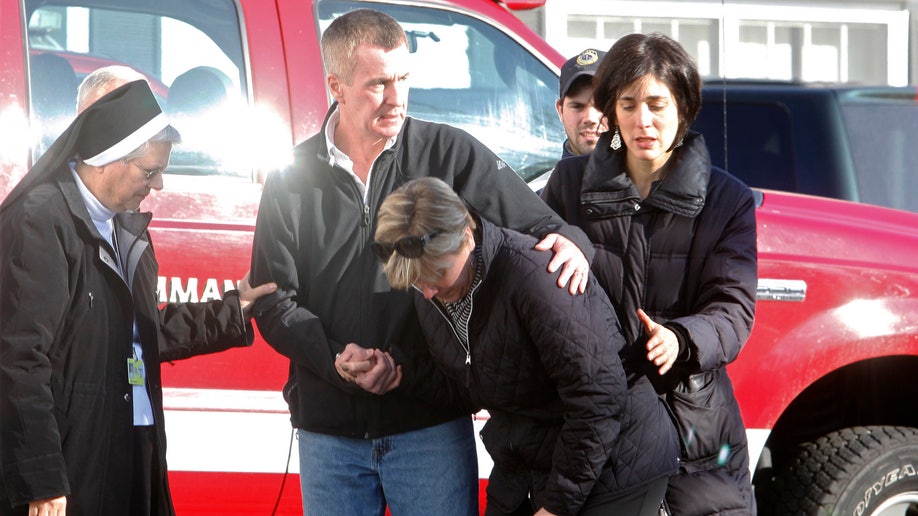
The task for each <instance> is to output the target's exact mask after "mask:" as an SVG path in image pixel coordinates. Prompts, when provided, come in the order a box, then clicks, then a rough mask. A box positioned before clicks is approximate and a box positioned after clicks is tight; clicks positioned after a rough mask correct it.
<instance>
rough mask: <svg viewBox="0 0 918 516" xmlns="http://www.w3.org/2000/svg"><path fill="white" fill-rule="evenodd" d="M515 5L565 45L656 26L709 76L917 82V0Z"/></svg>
mask: <svg viewBox="0 0 918 516" xmlns="http://www.w3.org/2000/svg"><path fill="white" fill-rule="evenodd" d="M520 14H522V16H521V17H523V18H524V21H525V22H526V23H527V24H529V25H530V27H532V28H533V29H534V30H535V31H536V32H538V33H539V34H541V35H542V36H543V37H544V38H545V39H546V40H547V41H548V42H549V43H550V44H551V45H553V46H554V47H555V48H557V49H558V50H559V51H560V52H561V53H562V54H565V55H574V54H576V53H577V52H578V51H579V50H580V49H582V48H585V47H589V46H595V47H596V48H608V47H609V46H611V45H612V43H614V42H615V40H616V39H618V38H619V37H621V36H623V35H625V34H629V33H631V32H643V33H648V32H662V33H664V34H667V35H669V36H671V37H673V38H674V39H676V40H678V41H679V42H680V43H682V45H683V46H684V47H685V48H686V49H687V50H688V51H689V52H690V53H691V54H692V55H693V56H694V57H695V59H696V60H697V62H698V65H699V69H700V70H701V72H702V73H703V74H704V76H705V77H709V78H713V77H724V76H726V77H728V78H754V79H784V80H788V79H792V80H800V81H806V82H851V83H861V84H889V85H904V84H909V83H918V71H916V70H918V66H915V65H914V64H913V63H916V59H918V45H916V42H915V41H914V39H916V38H912V37H911V34H918V24H916V21H915V19H916V17H915V16H912V15H913V14H918V0H908V1H887V2H884V1H877V0H861V1H853V0H831V1H829V0H810V1H795V0H785V1H784V2H782V3H780V4H778V3H775V2H768V1H761V0H760V1H758V2H756V1H742V2H741V1H738V0H711V1H702V0H696V1H662V0H659V1H658V0H641V1H617V0H546V3H545V6H544V7H542V8H539V9H537V10H534V11H529V12H524V13H520Z"/></svg>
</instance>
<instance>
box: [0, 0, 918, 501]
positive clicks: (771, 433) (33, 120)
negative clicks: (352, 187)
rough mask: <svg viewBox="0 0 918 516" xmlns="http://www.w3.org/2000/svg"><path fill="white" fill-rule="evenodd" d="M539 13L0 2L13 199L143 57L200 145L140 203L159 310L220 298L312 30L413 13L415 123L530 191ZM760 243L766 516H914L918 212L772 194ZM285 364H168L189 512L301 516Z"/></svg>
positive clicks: (304, 93) (547, 98)
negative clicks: (89, 85)
mask: <svg viewBox="0 0 918 516" xmlns="http://www.w3.org/2000/svg"><path fill="white" fill-rule="evenodd" d="M538 3H540V2H538V1H534V2H533V1H530V2H497V1H493V0H431V1H427V2H418V1H414V0H377V1H370V0H366V1H365V0H274V1H265V0H158V1H157V2H116V1H114V0H0V12H2V14H3V15H2V16H0V69H2V70H3V74H0V198H2V197H3V196H5V195H6V193H7V192H8V191H9V190H10V189H11V188H12V186H13V185H14V184H15V183H16V182H17V181H18V180H19V179H20V178H21V177H22V176H23V175H24V174H25V172H26V170H27V169H28V167H29V165H30V164H31V162H32V161H33V160H34V159H35V157H36V156H38V155H40V153H41V152H42V151H43V150H44V149H45V148H46V146H47V145H48V143H49V142H50V141H53V139H54V137H55V136H56V134H57V132H59V131H60V130H61V128H62V127H63V126H65V125H66V124H67V123H68V122H69V120H70V119H71V118H72V116H73V110H74V105H75V87H76V85H77V83H78V81H79V79H80V78H81V77H82V76H84V75H85V74H86V73H88V72H89V71H90V70H92V69H93V68H95V67H96V66H99V65H100V64H112V63H123V64H128V65H131V66H133V67H135V68H137V69H138V70H140V71H142V72H143V73H145V74H146V75H147V76H148V77H149V79H150V81H151V84H152V85H153V87H154V91H155V92H156V93H157V94H158V95H159V96H160V100H161V102H162V104H163V107H164V109H165V110H166V111H167V113H168V114H169V115H170V117H171V118H172V120H173V123H174V124H175V125H176V126H177V127H178V128H179V129H180V131H181V132H182V134H183V137H184V140H185V143H184V144H183V145H181V146H180V147H177V148H176V149H175V151H174V153H173V160H172V164H171V166H170V168H169V169H168V170H167V173H166V175H165V189H164V190H163V191H162V192H158V193H156V194H155V195H152V196H151V197H149V198H148V199H147V200H146V201H145V204H144V205H143V209H145V210H150V211H153V212H154V214H155V217H154V221H153V225H152V232H153V239H154V241H155V245H156V247H157V257H158V259H159V261H160V273H161V274H162V276H161V277H160V278H159V296H160V300H161V301H163V302H165V301H197V300H208V299H213V298H217V297H219V296H221V295H222V292H223V291H224V290H225V289H226V288H227V287H229V286H231V284H232V281H233V280H235V279H238V278H239V277H241V275H242V274H243V273H244V272H245V271H246V270H247V269H248V262H249V256H250V251H251V240H252V231H253V229H254V217H255V211H256V209H257V206H258V201H259V197H260V193H261V182H260V181H261V179H262V178H263V174H264V173H265V171H267V170H269V169H271V168H274V167H277V166H280V165H283V164H284V163H285V162H286V161H287V160H288V159H289V150H290V148H291V147H292V145H293V144H294V143H296V142H299V141H302V140H303V139H305V138H306V137H308V136H310V135H312V134H313V133H314V132H316V131H317V130H318V128H319V125H320V123H321V121H322V117H323V115H324V113H325V111H326V109H327V107H328V103H329V97H328V94H327V93H326V90H325V84H324V80H323V71H322V66H321V61H320V57H319V45H318V41H319V35H320V34H321V31H322V30H323V29H324V28H325V27H326V26H327V25H328V23H329V22H330V20H331V19H333V18H334V16H336V15H337V14H340V13H342V12H344V11H346V10H349V9H353V8H355V7H371V8H376V9H380V10H384V11H387V12H389V13H390V14H392V15H393V16H394V17H396V18H397V19H398V20H399V21H400V22H402V24H403V26H404V27H405V29H406V31H407V33H408V36H409V40H410V43H411V46H412V50H413V55H414V56H416V59H417V61H418V63H417V65H416V66H415V70H414V72H413V73H412V79H411V80H412V89H411V94H410V102H409V108H410V113H411V114H412V115H413V116H416V117H422V118H426V119H431V120H437V121H444V122H448V123H451V124H453V125H457V126H460V127H463V128H465V129H467V130H469V131H470V132H472V133H473V134H475V135H476V136H478V137H479V138H480V139H481V140H482V141H484V142H485V143H487V144H488V145H490V146H491V147H492V148H494V149H495V150H496V151H497V152H498V153H499V154H501V155H502V156H503V157H504V158H505V159H506V161H507V162H509V163H510V164H511V165H512V166H513V167H514V168H515V170H517V172H519V173H520V175H521V176H522V177H523V178H524V179H526V180H530V179H533V178H535V177H537V176H539V175H541V174H543V173H544V172H545V171H546V170H548V169H550V168H551V166H552V165H553V164H554V162H555V160H556V159H557V157H559V156H560V153H561V141H562V139H563V130H562V128H561V125H560V123H559V121H558V119H557V115H556V113H555V111H554V107H553V106H554V101H555V97H556V95H557V73H558V70H559V67H560V64H561V63H562V62H563V57H562V56H561V55H559V54H558V53H557V52H556V51H554V50H553V49H552V48H550V47H549V46H548V45H547V44H546V43H545V42H544V41H543V40H541V39H540V38H539V37H538V36H537V35H536V34H534V33H533V32H532V31H530V30H529V29H528V28H527V27H526V26H525V25H524V24H522V23H521V22H520V21H519V20H518V19H517V18H515V17H514V16H513V15H512V13H511V12H510V11H509V10H508V7H510V8H513V7H524V5H523V4H538ZM758 231H759V233H758V234H759V243H758V245H759V260H760V261H759V267H760V280H759V303H758V309H757V318H756V323H755V328H754V331H753V334H752V337H751V339H750V341H749V343H748V344H747V346H746V348H745V349H744V351H743V353H742V355H741V356H740V358H739V360H737V362H736V363H735V364H733V365H732V366H731V367H730V373H731V375H732V377H733V379H734V383H735V386H736V393H737V396H738V398H739V400H740V405H741V408H742V411H743V415H744V418H745V421H746V424H747V428H748V435H749V438H750V444H751V447H750V453H751V464H752V465H753V467H754V473H755V484H756V492H757V496H758V499H759V507H760V511H761V512H762V513H763V514H770V513H775V514H790V513H793V514H818V513H832V514H836V513H838V514H841V513H845V514H854V515H861V514H880V512H879V511H885V510H887V509H889V507H891V506H895V509H894V510H896V509H898V511H899V512H897V514H904V511H905V509H907V508H911V510H915V509H916V507H918V502H916V500H918V474H916V467H918V382H915V381H914V374H915V372H916V371H918V263H916V260H915V256H918V215H914V214H911V213H907V212H899V211H893V210H888V209H883V208H877V207H873V206H868V205H864V204H855V203H850V202H842V201H835V200H828V199H822V198H815V197H805V196H799V195H792V194H786V193H780V192H777V191H763V192H761V195H760V205H759V208H758ZM286 374H287V360H286V359H285V358H283V357H281V356H280V355H278V354H277V353H275V352H274V351H273V350H272V349H271V348H270V347H269V346H268V345H266V344H265V343H264V342H263V341H261V340H260V339H259V340H258V341H257V342H256V344H255V345H254V346H253V347H252V348H249V349H237V350H231V351H229V352H225V353H220V354H216V355H210V356H205V357H198V358H195V359H191V360H187V361H183V362H177V363H175V364H171V365H170V364H166V365H164V370H163V383H164V385H165V386H166V387H167V388H166V389H165V391H166V392H165V395H166V401H165V403H166V418H167V421H166V427H167V431H168V436H169V453H168V459H169V466H170V470H171V473H170V477H171V481H172V487H173V494H174V498H175V503H176V508H177V510H178V512H179V514H181V515H188V514H201V515H203V514H270V513H276V514H301V512H302V511H301V508H300V503H299V492H298V485H297V484H298V482H297V479H296V472H297V471H298V466H297V464H296V459H297V457H296V454H295V453H294V454H292V456H291V454H290V453H289V452H290V450H291V448H292V445H293V443H292V432H291V428H290V423H289V414H288V412H287V407H286V404H285V402H284V401H283V399H282V397H281V394H280V389H281V387H282V385H283V383H284V380H285V379H286ZM479 417H480V418H482V419H483V418H486V417H487V415H486V414H481V415H480V416H479ZM0 424H2V422H0ZM479 456H480V458H481V476H482V477H483V480H482V482H484V478H486V477H487V474H488V471H489V469H490V461H489V459H488V457H487V454H486V453H484V452H483V451H481V452H480V453H479ZM0 466H2V465H0ZM288 471H289V472H290V473H289V475H288V473H287V472H288ZM820 511H821V512H820Z"/></svg>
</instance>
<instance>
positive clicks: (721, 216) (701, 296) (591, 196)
mask: <svg viewBox="0 0 918 516" xmlns="http://www.w3.org/2000/svg"><path fill="white" fill-rule="evenodd" d="M609 138H610V134H609V133H605V134H604V135H602V137H601V138H600V141H599V143H598V144H597V146H596V150H594V152H593V153H592V154H591V155H589V156H580V157H575V158H570V159H566V160H562V161H561V162H559V163H558V165H557V168H556V169H555V172H554V174H553V175H552V177H551V178H550V179H549V181H548V184H547V185H546V187H545V189H544V190H543V192H542V197H543V199H545V201H546V202H547V203H548V205H549V206H551V207H552V208H554V209H555V210H557V211H558V213H560V214H561V215H562V216H563V217H564V218H565V220H567V221H568V222H570V223H572V224H576V225H578V226H580V227H581V228H583V230H584V231H585V232H586V233H587V235H588V236H589V237H590V239H591V240H592V241H593V242H595V245H596V250H597V252H596V258H595V260H594V261H593V265H592V267H593V272H594V273H595V274H596V276H597V278H598V279H599V282H600V283H601V284H602V286H603V288H604V289H605V290H606V291H607V292H608V293H609V297H610V299H611V300H612V304H613V305H614V306H615V309H616V310H617V311H618V314H619V318H620V320H621V323H622V332H623V333H624V335H625V339H626V340H627V341H628V342H630V343H633V344H634V346H633V347H634V349H636V350H643V349H644V345H645V343H646V340H647V337H646V335H645V334H644V329H643V326H642V325H641V323H640V321H639V320H638V318H637V316H636V310H637V309H638V308H643V309H644V311H645V312H647V314H648V315H649V316H650V317H651V319H653V320H654V321H656V322H658V323H661V324H664V325H665V326H666V327H668V328H669V329H671V330H672V331H673V332H674V333H675V334H676V336H677V338H678V339H679V345H680V358H679V359H678V360H677V362H676V364H675V366H674V367H673V370H672V371H670V372H669V373H667V374H666V375H665V377H664V382H665V384H666V385H660V386H659V388H660V390H663V391H665V392H667V396H669V398H670V401H671V402H672V403H671V405H672V406H673V407H674V408H676V409H677V410H682V411H686V413H685V417H684V418H679V419H682V420H689V421H691V422H692V424H693V425H694V426H693V427H692V428H689V427H684V428H680V430H681V431H682V433H683V441H684V443H685V446H684V448H685V449H684V450H683V462H682V474H680V475H679V476H678V477H674V478H673V479H671V480H670V490H669V494H668V495H667V498H668V499H669V500H670V501H671V502H672V504H673V506H674V507H673V509H674V513H675V514H680V515H683V514H684V515H687V516H691V515H694V514H711V513H718V514H728V513H731V511H735V513H737V514H745V513H748V512H749V507H750V506H751V505H754V503H753V502H752V498H751V491H750V487H749V469H748V460H749V457H748V452H747V450H746V433H745V429H744V426H743V421H742V418H741V415H740V411H739V406H738V404H737V402H736V398H735V397H734V395H733V386H732V383H731V382H730V379H729V377H728V376H727V373H726V369H725V366H726V365H727V364H729V363H731V362H733V361H734V360H736V358H737V356H738V355H739V353H740V350H741V349H742V347H743V345H744V344H745V342H746V339H747V338H748V337H749V334H750V332H751V330H752V323H753V316H754V311H755V293H756V283H757V267H756V223H755V200H754V196H753V194H752V192H751V191H750V190H749V188H747V187H746V186H745V185H743V184H742V183H741V182H740V181H739V180H737V179H736V178H734V177H733V176H730V175H728V174H727V173H725V172H723V171H721V170H719V169H715V168H712V167H711V164H710V158H709V156H708V151H707V148H706V147H705V144H704V139H703V138H702V137H701V135H699V134H697V133H689V134H688V135H686V137H685V139H684V141H683V145H682V146H681V147H678V148H677V149H676V150H675V151H674V153H673V155H672V157H671V158H670V160H669V162H668V163H667V167H670V168H668V169H667V170H666V171H665V174H666V175H665V179H664V180H663V181H661V182H656V183H654V185H653V187H652V192H651V194H650V195H649V196H648V197H647V198H646V199H643V200H642V199H641V198H640V195H639V194H638V191H637V188H636V187H635V186H634V184H633V183H632V182H631V180H630V179H629V178H628V175H627V173H626V171H625V154H626V149H625V148H624V147H623V148H622V149H621V150H619V151H613V150H611V149H610V148H609V141H610V140H609ZM645 354H646V352H645ZM645 366H646V367H647V368H651V364H650V363H649V362H645ZM654 370H655V368H654ZM648 375H650V376H651V377H654V376H656V377H657V378H659V375H657V374H656V373H655V372H653V371H651V372H648ZM661 383H662V382H661ZM689 407H690V408H689ZM724 444H728V445H729V448H728V449H726V451H727V453H726V464H724V463H723V462H724V457H723V456H721V453H722V452H723V451H724V450H722V446H723V445H724ZM706 477H707V478H708V480H709V481H714V480H716V482H719V483H720V484H721V485H725V486H727V487H728V488H726V489H716V488H714V489H712V488H710V486H712V485H717V484H711V483H708V484H706V485H707V486H708V487H704V485H705V480H704V479H705V478H706ZM695 481H697V482H699V483H698V484H694V483H686V482H695Z"/></svg>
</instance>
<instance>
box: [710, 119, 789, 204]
mask: <svg viewBox="0 0 918 516" xmlns="http://www.w3.org/2000/svg"><path fill="white" fill-rule="evenodd" d="M729 106H730V107H729V109H728V110H727V117H726V130H725V128H724V108H723V104H722V103H717V102H705V104H704V108H703V109H702V110H701V111H700V112H699V113H698V118H697V119H696V120H695V123H694V125H693V126H692V128H693V129H694V130H696V131H698V132H700V133H701V134H702V135H704V139H705V142H706V143H707V145H708V151H709V152H710V153H711V162H712V163H713V164H714V166H717V167H721V168H727V170H728V171H729V172H730V173H732V174H733V175H735V176H737V177H739V178H740V179H742V180H743V182H745V183H746V184H747V185H749V186H752V187H757V188H768V189H772V190H788V191H795V190H796V189H797V180H796V173H795V165H794V156H793V146H792V145H791V141H790V134H791V124H790V117H789V114H788V112H787V109H786V108H784V107H783V106H781V105H779V104H777V103H774V104H771V103H766V102H762V103H752V102H731V103H730V104H729ZM725 133H726V139H727V142H728V143H727V148H728V150H727V154H726V156H725V155H724V137H725ZM725 157H726V160H725V159H724V158H725Z"/></svg>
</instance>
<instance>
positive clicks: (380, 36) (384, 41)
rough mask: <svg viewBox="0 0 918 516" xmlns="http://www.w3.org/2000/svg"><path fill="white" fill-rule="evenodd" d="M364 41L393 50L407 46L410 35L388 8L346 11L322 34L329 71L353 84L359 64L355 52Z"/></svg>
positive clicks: (326, 65) (323, 59)
mask: <svg viewBox="0 0 918 516" xmlns="http://www.w3.org/2000/svg"><path fill="white" fill-rule="evenodd" d="M363 44H368V45H372V46H375V47H380V48H382V49H384V50H392V49H395V48H398V47H399V46H401V45H406V46H407V45H408V38H407V37H406V36H405V31H404V29H402V26H401V25H399V23H398V21H396V19H395V18H393V17H391V16H389V15H388V14H386V13H384V12H380V11H376V10H373V9H357V10H355V11H350V12H347V13H345V14H342V15H341V16H339V17H338V18H335V20H334V21H333V22H332V23H331V25H329V26H328V28H327V29H325V32H324V33H323V34H322V61H323V62H324V64H325V73H326V74H329V75H336V76H337V77H338V78H339V79H341V80H342V81H343V82H344V83H345V84H350V83H351V77H352V76H353V74H354V70H355V67H356V66H357V61H356V59H355V58H354V54H355V52H356V51H357V47H359V46H360V45H363Z"/></svg>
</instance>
